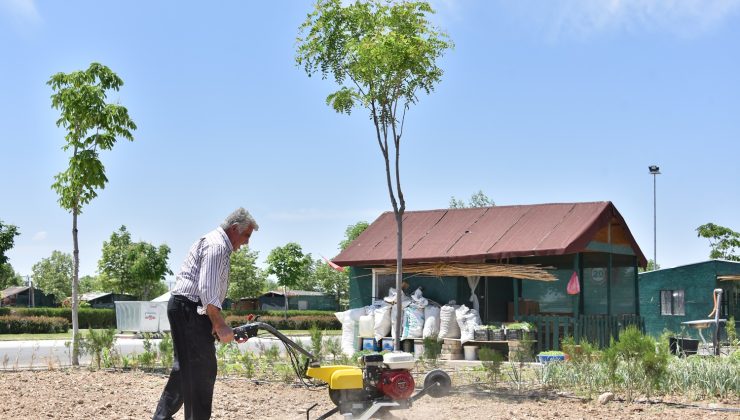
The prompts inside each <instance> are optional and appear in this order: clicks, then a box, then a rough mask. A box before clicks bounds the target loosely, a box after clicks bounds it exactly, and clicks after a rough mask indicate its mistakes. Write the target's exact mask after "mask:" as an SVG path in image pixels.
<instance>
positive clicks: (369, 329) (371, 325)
mask: <svg viewBox="0 0 740 420" xmlns="http://www.w3.org/2000/svg"><path fill="white" fill-rule="evenodd" d="M374 312H375V311H374V310H373V312H372V313H373V314H372V315H363V316H361V317H360V321H359V325H360V327H359V330H360V337H373V336H374V335H375V315H374Z"/></svg>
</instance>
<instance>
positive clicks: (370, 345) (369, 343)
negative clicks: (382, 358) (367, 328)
mask: <svg viewBox="0 0 740 420" xmlns="http://www.w3.org/2000/svg"><path fill="white" fill-rule="evenodd" d="M362 349H363V350H370V351H377V350H378V343H377V342H376V341H375V339H374V338H372V337H365V338H363V339H362Z"/></svg>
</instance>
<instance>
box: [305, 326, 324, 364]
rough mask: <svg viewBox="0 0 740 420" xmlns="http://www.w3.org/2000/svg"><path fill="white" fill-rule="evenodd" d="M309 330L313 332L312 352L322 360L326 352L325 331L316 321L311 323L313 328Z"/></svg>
mask: <svg viewBox="0 0 740 420" xmlns="http://www.w3.org/2000/svg"><path fill="white" fill-rule="evenodd" d="M308 332H309V333H310V334H311V353H312V354H313V355H314V356H315V357H316V358H317V359H319V360H321V356H322V354H323V353H324V351H323V338H324V333H323V331H322V330H321V329H320V328H319V327H318V325H317V324H316V323H314V324H311V328H309V330H308Z"/></svg>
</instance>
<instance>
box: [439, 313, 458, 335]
mask: <svg viewBox="0 0 740 420" xmlns="http://www.w3.org/2000/svg"><path fill="white" fill-rule="evenodd" d="M455 309H456V307H455V306H453V305H444V306H442V308H441V309H440V311H439V336H438V338H439V339H440V340H441V339H443V338H460V326H458V325H457V317H456V315H455Z"/></svg>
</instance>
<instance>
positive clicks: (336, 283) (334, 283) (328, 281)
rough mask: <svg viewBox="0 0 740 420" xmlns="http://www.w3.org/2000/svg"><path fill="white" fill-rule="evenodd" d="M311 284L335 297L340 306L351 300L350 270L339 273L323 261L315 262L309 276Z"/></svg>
mask: <svg viewBox="0 0 740 420" xmlns="http://www.w3.org/2000/svg"><path fill="white" fill-rule="evenodd" d="M309 284H311V285H314V286H316V287H318V289H319V290H320V291H321V292H323V293H326V294H327V295H330V296H333V297H334V299H336V301H337V303H338V304H339V303H340V302H342V301H346V300H348V299H349V270H346V271H345V272H341V271H337V270H335V269H333V268H332V267H331V266H330V265H329V264H327V263H326V262H324V261H323V260H316V261H315V262H314V264H313V266H312V268H311V274H310V275H309Z"/></svg>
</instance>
